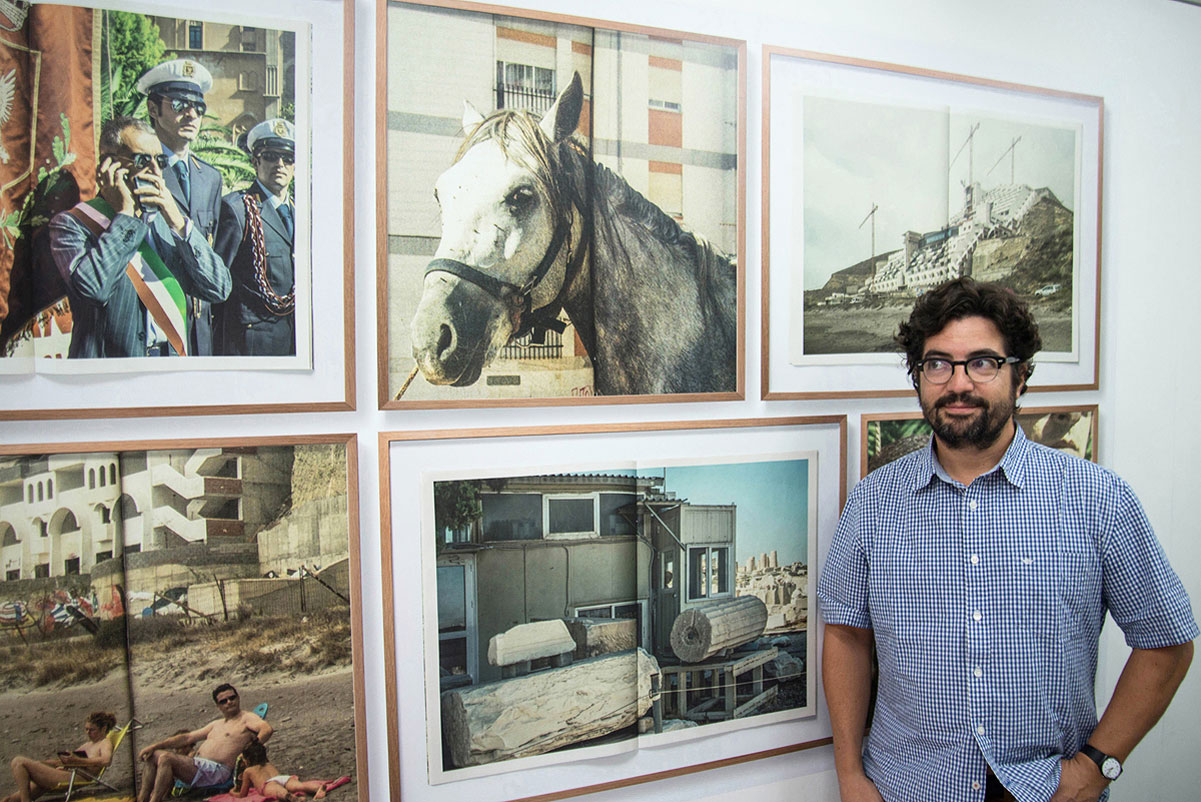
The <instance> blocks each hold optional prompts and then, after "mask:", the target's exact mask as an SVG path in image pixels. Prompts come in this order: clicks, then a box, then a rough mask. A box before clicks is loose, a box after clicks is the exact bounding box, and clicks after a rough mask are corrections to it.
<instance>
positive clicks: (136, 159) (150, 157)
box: [129, 153, 171, 170]
mask: <svg viewBox="0 0 1201 802" xmlns="http://www.w3.org/2000/svg"><path fill="white" fill-rule="evenodd" d="M129 161H130V162H131V163H132V164H133V166H134V169H136V170H145V169H146V168H147V167H149V166H150V165H151V164H157V165H158V166H159V169H160V170H166V169H167V165H168V164H170V163H171V160H170V158H168V157H167V155H166V154H165V153H135V154H133V155H132V156H130V157H129Z"/></svg>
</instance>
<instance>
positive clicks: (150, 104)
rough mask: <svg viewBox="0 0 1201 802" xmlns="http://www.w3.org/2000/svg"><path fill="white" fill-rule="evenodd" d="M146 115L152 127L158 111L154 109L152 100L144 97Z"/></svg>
mask: <svg viewBox="0 0 1201 802" xmlns="http://www.w3.org/2000/svg"><path fill="white" fill-rule="evenodd" d="M146 115H147V116H148V117H150V124H151V125H152V126H153V125H154V123H155V121H156V120H157V119H158V109H157V108H156V107H155V104H154V99H153V98H151V97H150V96H149V95H147V97H146Z"/></svg>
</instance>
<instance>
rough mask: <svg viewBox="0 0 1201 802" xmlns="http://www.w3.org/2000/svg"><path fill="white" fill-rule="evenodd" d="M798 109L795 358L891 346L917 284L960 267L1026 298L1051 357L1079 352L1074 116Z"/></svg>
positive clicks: (816, 103)
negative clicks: (800, 202) (800, 205)
mask: <svg viewBox="0 0 1201 802" xmlns="http://www.w3.org/2000/svg"><path fill="white" fill-rule="evenodd" d="M796 102H797V104H798V105H799V116H800V117H802V118H803V146H802V148H803V170H802V172H803V176H800V177H798V179H799V182H800V184H801V191H802V193H803V196H804V225H803V227H798V231H796V232H795V233H794V235H793V236H794V239H795V240H796V242H795V247H796V251H797V252H799V253H803V255H804V256H803V262H804V264H803V283H804V287H803V293H804V297H803V302H802V303H799V304H794V306H793V308H794V309H798V308H799V309H800V310H801V314H800V315H799V318H800V319H797V318H796V316H794V319H793V320H792V326H793V331H792V332H791V334H790V338H789V339H790V343H791V348H790V360H791V362H792V364H803V362H804V358H805V357H812V356H819V355H834V354H840V355H848V354H870V353H880V352H889V353H891V352H893V351H894V350H895V349H894V345H893V342H892V336H893V335H894V334H895V333H896V329H897V325H898V323H900V322H901V321H902V320H903V319H905V317H907V315H908V313H909V310H910V309H911V308H912V306H913V299H914V297H916V296H917V295H920V294H921V293H922V292H925V291H926V290H928V289H930V288H932V287H935V286H937V285H938V284H941V283H942V282H944V281H946V280H948V279H951V278H956V277H959V276H971V277H973V278H975V279H977V280H985V281H995V282H998V283H1000V284H1003V285H1005V286H1007V287H1010V288H1011V289H1013V290H1014V292H1016V293H1017V294H1018V295H1019V296H1021V297H1022V298H1023V299H1024V300H1025V301H1027V302H1028V303H1029V304H1030V307H1031V309H1032V311H1033V313H1034V315H1035V317H1036V318H1037V320H1038V322H1039V328H1040V331H1041V333H1042V338H1043V353H1042V357H1041V358H1043V359H1056V358H1058V359H1061V360H1063V359H1072V358H1074V356H1073V355H1074V354H1076V352H1077V351H1078V336H1079V335H1078V328H1079V321H1078V319H1077V316H1078V315H1079V308H1078V307H1079V303H1080V301H1079V296H1078V293H1077V289H1078V284H1079V270H1080V264H1079V261H1080V257H1079V253H1080V245H1079V233H1078V232H1079V229H1078V226H1077V221H1076V214H1075V210H1076V208H1077V200H1078V198H1079V195H1080V192H1079V189H1078V187H1079V186H1080V183H1079V182H1080V162H1081V159H1080V137H1081V131H1080V126H1079V125H1076V124H1067V123H1063V124H1057V123H1056V122H1054V121H1047V120H1033V121H1032V120H1026V119H1018V118H1007V117H1003V116H999V115H990V114H985V113H977V112H972V111H965V110H960V109H955V108H948V107H938V108H920V107H913V106H899V105H888V104H883V103H877V102H864V101H861V100H856V99H850V98H844V97H823V96H804V97H801V98H798V99H797V101H796Z"/></svg>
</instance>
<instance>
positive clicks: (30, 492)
mask: <svg viewBox="0 0 1201 802" xmlns="http://www.w3.org/2000/svg"><path fill="white" fill-rule="evenodd" d="M25 495H26V496H27V498H26V501H25V503H26V504H32V503H33V485H30V486H29V487H27V488H25Z"/></svg>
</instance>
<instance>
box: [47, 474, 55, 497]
mask: <svg viewBox="0 0 1201 802" xmlns="http://www.w3.org/2000/svg"><path fill="white" fill-rule="evenodd" d="M46 498H54V480H53V479H47V480H46Z"/></svg>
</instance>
